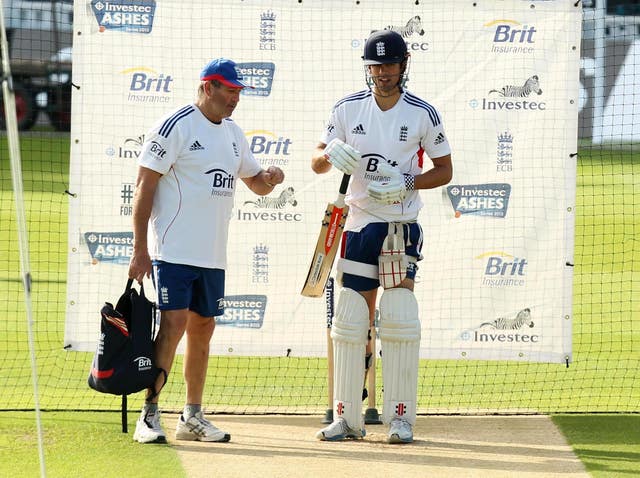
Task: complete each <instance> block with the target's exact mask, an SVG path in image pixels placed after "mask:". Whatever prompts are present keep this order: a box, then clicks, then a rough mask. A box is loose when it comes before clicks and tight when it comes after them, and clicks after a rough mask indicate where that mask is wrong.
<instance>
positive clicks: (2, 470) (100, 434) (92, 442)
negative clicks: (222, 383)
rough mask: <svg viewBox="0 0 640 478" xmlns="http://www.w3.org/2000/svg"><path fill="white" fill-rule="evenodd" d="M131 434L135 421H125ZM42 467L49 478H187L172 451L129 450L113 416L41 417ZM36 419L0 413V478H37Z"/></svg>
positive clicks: (154, 448) (153, 447)
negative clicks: (43, 465)
mask: <svg viewBox="0 0 640 478" xmlns="http://www.w3.org/2000/svg"><path fill="white" fill-rule="evenodd" d="M128 421H129V423H130V425H129V426H130V428H131V427H133V426H134V423H135V417H132V419H130V420H128ZM42 429H43V443H44V463H45V466H46V473H47V476H48V477H50V478H55V477H60V478H68V477H82V478H122V477H127V476H135V477H140V478H146V477H149V478H151V477H153V478H163V477H166V478H181V477H184V476H186V475H185V472H184V470H183V469H182V465H181V464H180V460H179V458H178V456H177V454H176V452H175V450H174V448H173V447H171V446H167V445H156V444H144V445H141V444H132V434H133V430H132V429H130V430H129V433H127V434H124V433H122V427H121V425H120V416H119V415H117V414H115V413H70V412H66V413H63V412H49V413H43V414H42ZM36 431H37V427H36V421H35V414H34V413H33V412H11V413H9V412H0V450H3V453H2V456H3V459H2V460H0V476H4V477H13V478H23V477H34V476H40V456H39V453H38V438H37V436H38V435H37V433H36Z"/></svg>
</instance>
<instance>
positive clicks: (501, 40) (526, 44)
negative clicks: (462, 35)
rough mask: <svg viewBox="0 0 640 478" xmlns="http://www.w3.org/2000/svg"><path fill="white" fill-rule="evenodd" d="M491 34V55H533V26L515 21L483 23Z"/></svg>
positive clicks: (534, 31)
mask: <svg viewBox="0 0 640 478" xmlns="http://www.w3.org/2000/svg"><path fill="white" fill-rule="evenodd" d="M484 27H485V28H486V29H488V30H489V31H490V32H491V36H492V41H491V53H498V54H506V55H530V54H533V53H535V42H536V34H537V33H538V31H537V30H536V27H535V26H534V25H527V24H522V23H520V22H518V21H516V20H502V19H501V20H494V21H492V22H489V23H485V24H484Z"/></svg>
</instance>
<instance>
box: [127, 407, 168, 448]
mask: <svg viewBox="0 0 640 478" xmlns="http://www.w3.org/2000/svg"><path fill="white" fill-rule="evenodd" d="M133 440H134V441H137V442H138V443H167V436H166V435H165V433H164V430H163V429H162V426H160V410H156V411H155V412H146V411H145V410H144V408H143V409H142V413H140V417H139V418H138V421H137V422H136V431H135V433H134V434H133Z"/></svg>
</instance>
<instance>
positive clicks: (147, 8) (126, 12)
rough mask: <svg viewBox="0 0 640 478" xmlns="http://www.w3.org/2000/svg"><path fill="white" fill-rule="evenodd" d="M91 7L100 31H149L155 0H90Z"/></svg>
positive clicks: (151, 24) (151, 26) (151, 25)
mask: <svg viewBox="0 0 640 478" xmlns="http://www.w3.org/2000/svg"><path fill="white" fill-rule="evenodd" d="M91 9H92V10H93V14H94V15H95V17H96V21H97V22H98V27H99V30H100V31H101V32H104V31H105V30H117V31H121V32H127V33H151V29H152V28H153V17H154V15H155V12H156V2H155V0H137V1H136V0H92V2H91Z"/></svg>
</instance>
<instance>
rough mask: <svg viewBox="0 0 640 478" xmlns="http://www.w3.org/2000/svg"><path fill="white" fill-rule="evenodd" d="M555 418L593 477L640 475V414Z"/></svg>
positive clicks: (554, 420) (557, 416)
mask: <svg viewBox="0 0 640 478" xmlns="http://www.w3.org/2000/svg"><path fill="white" fill-rule="evenodd" d="M552 419H553V422H554V423H555V424H556V425H557V426H558V427H560V429H561V430H562V432H563V433H564V435H565V437H566V438H567V441H568V442H569V444H570V445H571V447H572V448H573V450H574V452H575V453H576V455H577V456H578V458H580V460H581V461H582V463H584V465H585V467H586V468H587V471H588V472H589V473H590V474H591V475H592V476H593V477H594V478H613V477H632V476H640V415H556V416H553V417H552Z"/></svg>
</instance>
